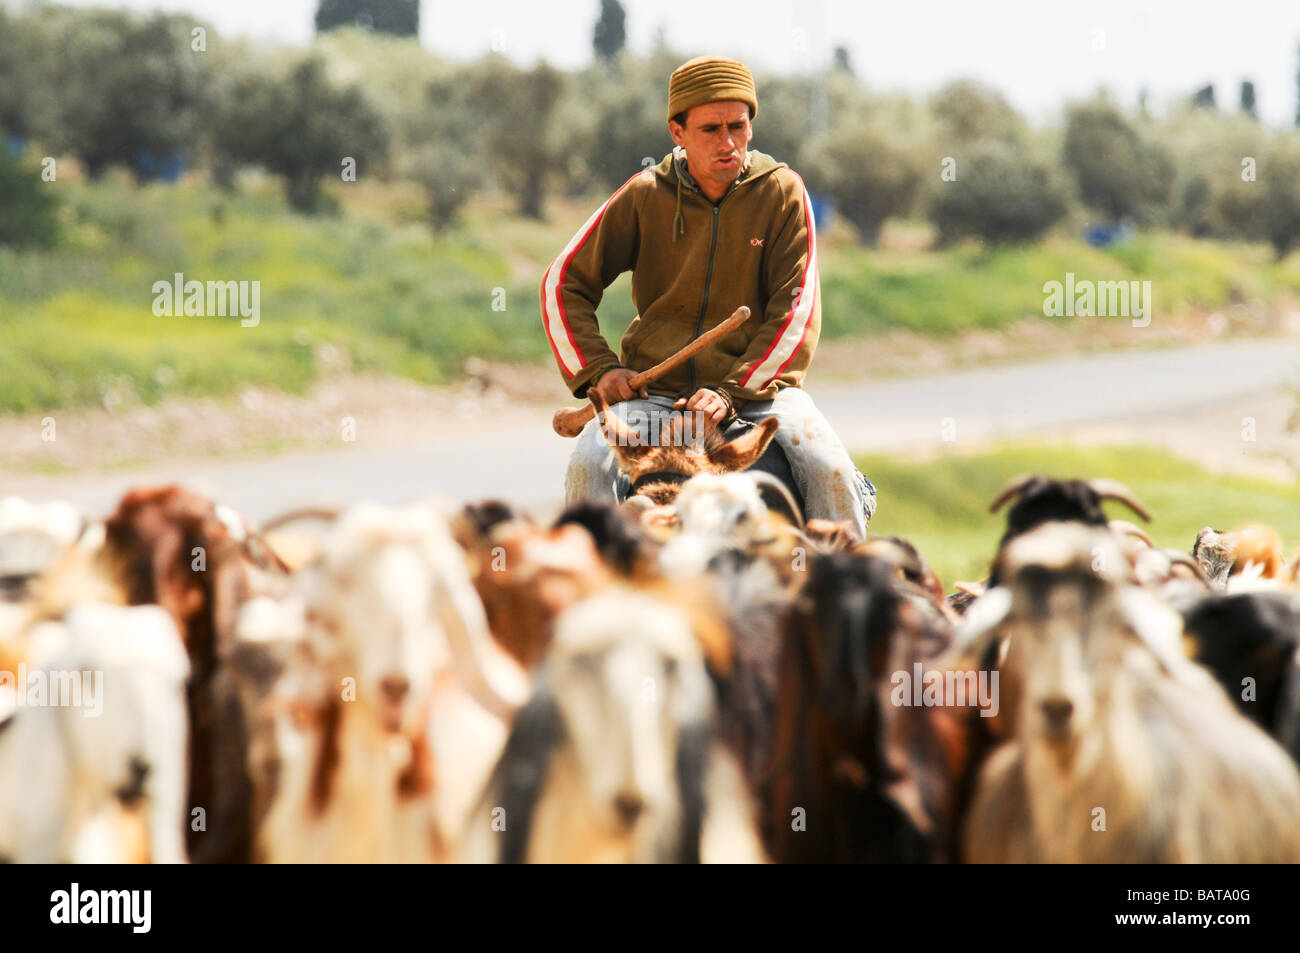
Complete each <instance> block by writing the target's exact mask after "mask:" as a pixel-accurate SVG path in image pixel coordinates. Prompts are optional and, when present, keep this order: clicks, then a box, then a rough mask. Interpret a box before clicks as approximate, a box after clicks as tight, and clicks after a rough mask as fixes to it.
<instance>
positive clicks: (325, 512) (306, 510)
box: [258, 506, 342, 533]
mask: <svg viewBox="0 0 1300 953" xmlns="http://www.w3.org/2000/svg"><path fill="white" fill-rule="evenodd" d="M340 512H342V511H341V510H340V509H339V508H338V507H337V506H304V507H300V508H299V509H296V510H289V511H288V512H287V513H279V514H277V515H275V516H272V517H271V518H270V519H269V520H267V521H266V522H265V523H263V524H262V525H261V526H259V527H258V531H259V532H262V533H269V532H271V531H272V530H277V529H279V528H280V527H281V526H286V525H288V524H289V523H298V522H301V521H302V520H333V519H337V518H338V515H339V513H340Z"/></svg>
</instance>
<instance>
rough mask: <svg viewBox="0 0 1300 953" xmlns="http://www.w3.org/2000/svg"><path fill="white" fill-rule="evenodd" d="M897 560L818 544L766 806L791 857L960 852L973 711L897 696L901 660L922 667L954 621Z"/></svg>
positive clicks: (793, 633) (780, 711)
mask: <svg viewBox="0 0 1300 953" xmlns="http://www.w3.org/2000/svg"><path fill="white" fill-rule="evenodd" d="M896 572H897V571H896V568H895V567H894V566H893V565H891V564H890V563H887V562H885V561H883V560H880V559H876V558H872V557H862V556H855V555H848V554H836V555H829V556H822V557H819V558H818V559H816V560H815V561H814V562H813V563H812V565H811V567H810V570H809V578H808V581H807V583H806V584H805V586H804V587H803V589H802V591H801V593H800V597H799V599H798V600H797V602H796V608H795V611H794V612H793V613H792V614H791V616H790V617H789V621H788V623H787V627H786V630H785V634H784V645H783V648H782V656H781V667H780V675H779V679H780V681H779V690H778V692H779V693H778V702H777V714H776V722H777V738H776V742H775V747H774V750H773V753H772V758H771V771H772V782H771V786H770V789H769V794H768V799H767V804H766V806H765V807H766V810H765V833H766V834H767V837H768V839H769V840H768V843H769V848H770V851H771V854H772V857H773V859H774V860H776V861H778V862H861V861H875V862H889V861H894V862H898V861H909V862H925V861H934V860H941V859H944V858H946V857H948V856H949V855H950V852H951V846H952V845H951V843H950V841H951V832H952V828H953V823H954V817H953V812H954V810H955V804H956V801H955V790H956V784H957V781H958V777H959V775H960V773H961V771H962V770H963V759H964V758H965V745H964V744H963V742H962V734H963V730H964V729H963V723H962V720H961V719H960V718H959V717H956V716H954V714H953V713H952V712H951V711H949V710H947V709H944V708H934V707H913V706H912V705H910V704H903V705H899V704H895V702H894V699H893V698H892V697H891V696H892V695H893V694H894V692H895V690H896V688H897V686H896V685H895V684H894V683H895V681H896V678H895V673H900V672H901V673H904V674H906V675H907V676H908V677H909V678H910V677H912V675H913V672H914V666H915V665H916V664H917V663H922V664H924V663H925V662H926V661H927V660H930V659H933V658H934V657H936V656H937V655H938V654H939V653H941V652H942V651H943V650H944V649H945V648H946V647H947V645H948V642H949V640H950V638H951V629H950V628H949V627H948V625H947V622H946V619H945V617H944V616H943V615H942V614H940V613H939V612H937V611H935V609H934V607H933V596H932V594H931V593H929V592H924V593H921V592H916V593H912V592H910V591H909V587H910V584H908V583H905V582H902V581H900V580H899V579H898V577H897V575H896ZM908 695H909V698H910V693H908Z"/></svg>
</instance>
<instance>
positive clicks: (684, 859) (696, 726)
mask: <svg viewBox="0 0 1300 953" xmlns="http://www.w3.org/2000/svg"><path fill="white" fill-rule="evenodd" d="M710 738H711V733H710V731H709V725H708V722H705V721H698V722H691V723H690V724H687V725H684V726H683V727H682V730H681V733H680V734H679V735H678V739H677V795H678V797H679V798H680V799H681V804H682V818H681V828H680V832H681V840H680V841H678V844H677V856H676V857H674V858H673V860H674V861H675V862H676V863H679V864H698V863H699V862H700V835H701V834H702V833H703V830H704V810H705V806H706V805H705V797H704V781H705V777H706V776H707V774H708V769H709V741H710Z"/></svg>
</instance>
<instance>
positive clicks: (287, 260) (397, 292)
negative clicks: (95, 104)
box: [0, 179, 1300, 412]
mask: <svg viewBox="0 0 1300 953" xmlns="http://www.w3.org/2000/svg"><path fill="white" fill-rule="evenodd" d="M59 188H60V189H61V190H62V191H61V194H62V196H63V198H64V210H63V217H64V240H63V243H62V245H61V246H60V247H59V248H58V249H56V250H54V251H53V252H14V251H10V250H0V339H2V341H3V347H0V412H3V411H19V412H22V411H27V412H33V411H45V410H49V409H53V408H56V407H68V406H85V405H93V404H103V405H105V406H108V407H110V408H112V407H115V406H120V405H124V404H130V403H133V402H143V403H146V404H152V403H155V402H157V401H159V400H162V399H164V398H166V397H169V396H202V395H222V394H229V393H233V392H235V391H237V390H238V389H239V388H241V387H244V386H248V385H259V386H268V385H269V386H275V387H279V388H282V389H284V390H286V391H289V392H291V393H301V392H303V391H304V390H305V389H306V388H308V387H309V386H310V385H311V384H312V383H313V382H314V381H316V380H318V379H319V377H320V376H321V375H322V374H324V373H328V372H329V371H330V370H331V369H333V368H338V367H343V368H350V369H352V370H356V371H360V372H376V373H381V374H393V375H399V376H404V377H409V378H411V379H414V380H416V381H420V382H423V383H433V384H437V383H443V382H446V381H448V380H449V379H451V378H454V377H455V376H456V375H457V374H458V373H459V372H460V369H461V367H462V365H463V362H464V361H465V360H466V359H467V358H469V357H473V356H483V355H490V356H491V357H493V358H494V359H498V360H506V361H523V362H544V361H546V360H548V359H549V351H548V347H547V344H546V340H545V336H544V335H543V334H542V332H541V329H540V327H539V320H538V314H537V310H538V309H537V284H538V281H539V279H540V276H541V274H542V273H543V271H544V270H545V268H546V265H547V263H548V262H549V260H550V258H551V257H552V256H553V255H554V254H555V253H556V251H557V250H558V249H559V248H561V247H563V245H564V243H565V242H566V241H567V240H568V238H569V237H570V235H571V234H572V233H573V231H574V230H575V229H576V228H577V227H578V225H580V224H581V222H582V221H583V220H584V219H585V218H586V216H587V215H589V214H590V211H591V208H592V207H594V205H595V204H596V203H597V202H598V201H599V198H593V199H589V200H572V201H558V200H557V201H556V202H554V203H552V206H551V210H550V211H551V214H550V219H549V221H546V222H531V221H525V220H521V219H519V218H518V217H516V216H514V215H513V214H512V213H511V212H510V210H509V208H508V206H507V205H505V204H504V202H502V201H501V200H496V199H485V200H483V201H480V202H478V203H477V204H474V205H472V206H471V207H470V209H469V210H468V212H467V215H466V220H465V222H464V223H463V225H462V226H460V227H458V228H456V229H453V230H450V231H448V232H446V233H444V234H442V235H440V236H437V237H434V236H433V235H431V234H430V233H429V231H428V229H427V228H426V227H425V226H424V225H423V223H422V222H421V221H420V215H421V208H422V199H421V197H420V195H419V193H418V191H417V190H415V189H413V188H412V187H411V186H409V185H403V184H384V183H358V184H356V185H354V186H348V187H346V188H340V189H339V190H338V195H339V198H340V204H341V207H342V214H340V215H339V216H337V217H333V218H319V219H313V218H305V217H302V216H299V215H296V214H294V213H292V212H290V211H289V210H287V209H286V208H285V207H284V205H283V202H282V200H281V197H280V194H279V191H278V189H277V188H276V187H275V186H274V184H273V183H270V182H259V181H255V180H254V181H250V182H246V183H245V185H244V188H243V189H242V190H241V191H240V192H239V193H237V194H234V195H224V194H222V193H219V192H217V191H215V190H214V189H212V188H211V187H209V186H208V185H207V184H205V183H203V182H199V181H195V182H191V183H188V184H184V185H180V186H165V185H153V186H147V187H144V188H136V187H134V186H131V185H129V184H127V183H126V182H125V181H123V180H121V179H108V180H106V181H103V182H100V183H95V184H90V183H84V182H77V181H72V182H67V183H60V185H59ZM821 254H822V275H823V277H822V290H823V299H824V308H823V313H824V337H825V338H826V339H834V338H852V337H860V336H862V335H869V334H874V333H880V332H884V331H888V330H890V329H894V328H905V329H908V330H911V331H914V332H918V333H921V334H926V335H933V336H935V337H944V336H950V335H952V334H953V333H954V332H958V331H961V330H965V329H972V328H991V329H996V328H1001V327H1004V326H1006V325H1008V324H1010V323H1012V322H1014V321H1017V320H1019V319H1021V318H1022V317H1024V316H1025V315H1027V314H1041V310H1042V290H1041V289H1042V285H1043V283H1044V282H1045V281H1049V280H1061V279H1063V278H1064V275H1065V273H1066V272H1067V271H1073V272H1075V274H1076V275H1077V276H1079V277H1080V278H1092V279H1096V280H1107V279H1115V278H1132V279H1144V280H1151V281H1152V282H1153V286H1154V295H1155V297H1156V301H1157V307H1159V308H1161V309H1166V310H1174V309H1177V308H1181V307H1204V308H1220V307H1226V306H1229V305H1232V304H1234V303H1251V304H1254V305H1258V306H1263V307H1267V306H1269V305H1270V304H1272V303H1275V302H1276V301H1278V300H1279V298H1280V297H1282V296H1284V295H1292V294H1295V293H1297V292H1300V255H1296V256H1292V257H1291V258H1290V259H1288V260H1287V261H1284V262H1282V263H1281V264H1274V263H1273V262H1272V261H1271V260H1270V258H1269V255H1268V252H1267V250H1266V249H1264V248H1263V247H1262V246H1238V245H1223V244H1211V243H1206V242H1197V241H1193V240H1190V239H1186V238H1182V237H1179V236H1174V235H1165V234H1159V233H1155V234H1152V235H1149V236H1147V237H1144V238H1142V239H1140V240H1138V241H1136V242H1133V243H1131V244H1130V245H1127V246H1124V247H1123V248H1119V249H1115V250H1110V251H1098V250H1096V249H1091V248H1088V247H1087V246H1084V245H1082V244H1081V243H1079V242H1077V241H1073V240H1069V239H1064V238H1055V239H1052V240H1049V241H1047V242H1045V243H1043V244H1040V245H1036V246H1031V247H1026V248H1019V249H1004V250H997V251H992V252H985V251H982V250H980V249H978V248H975V247H961V248H955V249H949V250H945V251H917V250H909V249H908V248H905V247H893V248H891V247H886V248H884V249H882V250H879V251H869V250H865V249H861V248H858V247H857V246H856V245H854V244H853V243H852V242H851V241H850V240H848V239H847V238H846V237H845V235H844V234H843V233H840V232H836V231H835V230H832V231H831V232H830V233H828V234H827V235H826V236H825V238H824V240H823V242H822V252H821ZM176 272H182V273H183V274H184V275H185V277H186V278H187V279H198V280H200V281H206V280H236V281H243V280H247V281H259V282H260V283H261V314H262V320H261V324H260V325H259V326H258V327H256V328H241V327H240V326H239V320H238V319H237V318H220V317H155V316H154V315H153V313H152V310H151V305H152V301H153V294H152V291H151V288H152V285H153V282H155V281H158V280H170V279H171V276H172V275H173V274H174V273H176ZM628 289H629V281H628V279H627V278H626V276H624V277H623V278H621V279H619V281H618V282H616V284H615V285H614V286H612V287H611V288H610V290H609V291H608V292H607V294H606V298H605V301H604V302H603V303H602V306H601V320H602V325H603V326H604V327H605V329H606V332H607V335H608V336H609V337H610V338H611V340H616V339H617V338H618V337H619V335H620V334H621V333H622V329H623V328H624V327H625V326H626V324H627V322H628V321H629V320H630V319H631V317H632V316H633V308H632V304H631V302H630V300H629V297H628ZM1121 320H1122V319H1121Z"/></svg>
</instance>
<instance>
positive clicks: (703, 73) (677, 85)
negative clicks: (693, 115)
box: [668, 56, 758, 119]
mask: <svg viewBox="0 0 1300 953" xmlns="http://www.w3.org/2000/svg"><path fill="white" fill-rule="evenodd" d="M724 99H735V100H738V101H739V102H742V103H746V104H748V106H749V111H750V114H751V115H753V116H757V115H758V97H757V96H756V95H755V94H754V77H753V76H751V75H750V73H749V69H748V68H747V67H746V66H745V64H744V63H737V62H736V61H735V60H729V59H727V58H726V57H724V56H697V57H696V58H695V59H693V60H687V61H686V62H685V63H683V64H682V65H681V66H679V67H677V69H675V70H673V75H672V76H671V77H670V78H669V80H668V118H669V119H672V118H673V117H674V116H676V115H677V114H678V113H682V112H685V111H686V110H688V109H690V108H692V107H693V106H703V105H704V104H705V103H716V102H719V101H721V100H724Z"/></svg>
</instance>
